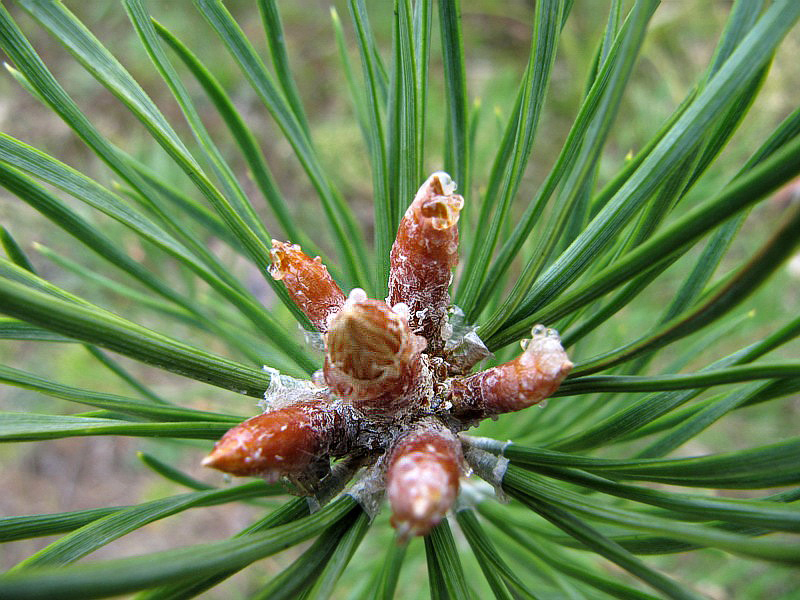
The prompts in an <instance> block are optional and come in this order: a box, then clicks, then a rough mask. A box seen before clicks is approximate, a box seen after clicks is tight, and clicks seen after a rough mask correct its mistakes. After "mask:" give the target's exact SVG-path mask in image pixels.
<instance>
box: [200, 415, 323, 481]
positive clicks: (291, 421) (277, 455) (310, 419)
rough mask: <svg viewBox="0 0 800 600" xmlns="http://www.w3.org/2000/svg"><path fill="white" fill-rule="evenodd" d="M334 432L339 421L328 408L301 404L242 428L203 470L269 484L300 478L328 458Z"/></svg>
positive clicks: (255, 419)
mask: <svg viewBox="0 0 800 600" xmlns="http://www.w3.org/2000/svg"><path fill="white" fill-rule="evenodd" d="M335 426H336V415H335V413H334V412H333V411H331V409H330V407H329V405H328V404H327V403H325V402H322V401H318V400H314V401H307V402H299V403H297V404H293V405H291V406H287V407H285V408H282V409H279V410H275V411H271V412H268V413H264V414H261V415H258V416H255V417H252V418H250V419H248V420H247V421H245V422H243V423H240V424H239V425H237V426H236V427H234V428H233V429H231V430H230V431H228V432H227V433H226V434H225V435H224V436H223V437H222V439H220V440H219V441H218V442H217V443H216V444H215V445H214V450H212V452H211V454H209V455H208V456H207V457H206V458H205V459H204V460H203V466H206V467H213V468H214V469H218V470H220V471H224V472H225V473H230V474H232V475H240V476H244V475H261V476H263V477H264V478H265V479H267V480H268V481H277V480H278V479H279V478H280V477H281V476H282V475H297V474H302V473H303V471H305V470H306V469H308V468H309V466H310V465H312V464H314V463H315V462H317V461H318V460H319V459H320V458H323V457H324V458H327V454H328V452H329V449H330V447H331V445H332V444H333V436H334V428H335Z"/></svg>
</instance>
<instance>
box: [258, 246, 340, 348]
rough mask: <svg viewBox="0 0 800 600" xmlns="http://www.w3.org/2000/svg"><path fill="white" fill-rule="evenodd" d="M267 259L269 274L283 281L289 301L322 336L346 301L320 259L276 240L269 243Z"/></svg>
mask: <svg viewBox="0 0 800 600" xmlns="http://www.w3.org/2000/svg"><path fill="white" fill-rule="evenodd" d="M270 258H271V259H272V268H271V269H270V274H271V275H272V276H273V277H274V278H275V279H278V280H281V281H283V283H284V285H285V286H286V290H287V291H288V292H289V296H290V297H291V298H292V301H293V302H294V303H295V304H296V305H297V307H298V308H299V309H300V310H302V311H303V312H304V313H305V315H306V316H307V317H308V318H309V320H310V321H311V322H312V323H313V324H314V326H315V327H316V328H317V329H319V330H320V331H322V332H323V333H324V332H325V331H326V327H327V323H328V320H329V319H330V317H331V316H333V315H334V314H336V313H337V312H339V309H341V307H342V305H343V304H344V300H345V298H344V294H343V293H342V290H341V289H339V286H338V285H336V282H335V281H334V280H333V278H332V277H331V275H330V273H328V268H327V267H326V266H325V265H323V264H322V259H320V257H319V256H317V257H315V258H311V257H310V256H308V255H307V254H305V253H304V252H303V251H302V250H301V249H300V246H298V245H297V244H289V243H287V242H279V241H277V240H272V250H271V251H270Z"/></svg>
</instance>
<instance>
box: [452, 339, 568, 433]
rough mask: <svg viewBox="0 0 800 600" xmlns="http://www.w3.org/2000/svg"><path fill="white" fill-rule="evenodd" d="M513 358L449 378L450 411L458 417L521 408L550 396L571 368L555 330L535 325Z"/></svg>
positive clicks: (471, 416) (482, 416)
mask: <svg viewBox="0 0 800 600" xmlns="http://www.w3.org/2000/svg"><path fill="white" fill-rule="evenodd" d="M531 335H532V337H531V339H530V340H529V341H527V343H525V344H524V345H525V351H524V352H523V353H522V354H521V355H520V356H518V357H517V358H516V359H514V360H512V361H510V362H507V363H504V364H502V365H499V366H497V367H493V368H491V369H487V370H485V371H481V372H479V373H475V374H474V375H470V376H468V377H457V378H454V379H453V381H452V387H451V391H452V398H451V402H452V404H453V414H454V415H455V416H457V417H459V418H461V419H466V420H469V419H482V418H485V417H488V416H493V415H498V414H502V413H507V412H514V411H517V410H522V409H523V408H527V407H529V406H531V405H533V404H536V403H538V402H541V401H542V400H544V399H545V398H547V397H549V396H551V395H552V394H553V393H554V392H555V391H556V390H557V389H558V386H559V385H561V382H562V381H563V380H564V378H565V377H566V376H567V375H569V372H570V371H571V370H572V362H571V361H570V360H569V358H568V357H567V353H566V352H564V348H563V346H562V345H561V340H560V339H559V337H558V333H557V332H556V331H555V330H553V329H546V328H545V327H544V326H543V325H536V326H535V327H534V328H533V329H532V330H531Z"/></svg>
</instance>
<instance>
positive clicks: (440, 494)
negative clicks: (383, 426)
mask: <svg viewBox="0 0 800 600" xmlns="http://www.w3.org/2000/svg"><path fill="white" fill-rule="evenodd" d="M462 463H463V456H462V453H461V443H460V442H459V440H458V438H456V436H455V435H453V433H452V432H450V431H449V430H447V429H444V428H442V427H437V426H436V425H435V424H426V425H421V426H419V427H417V428H416V429H415V430H413V431H412V432H411V433H409V434H407V435H405V436H403V437H402V438H400V439H399V440H398V441H397V443H396V444H395V447H394V450H393V451H392V455H391V457H390V459H389V467H388V470H387V472H386V493H387V496H388V498H389V504H390V505H391V507H392V519H391V522H392V526H393V527H394V528H395V529H397V533H398V536H399V538H400V540H401V541H404V540H407V539H408V538H409V537H410V536H414V535H427V534H428V532H429V531H430V530H431V529H432V528H433V527H434V526H435V525H436V524H437V523H439V521H441V520H442V519H443V518H444V516H445V515H446V514H447V511H448V510H450V507H451V506H452V505H453V502H455V499H456V496H458V486H459V483H458V478H459V475H460V474H461V465H462Z"/></svg>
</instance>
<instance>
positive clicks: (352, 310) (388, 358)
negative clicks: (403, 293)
mask: <svg viewBox="0 0 800 600" xmlns="http://www.w3.org/2000/svg"><path fill="white" fill-rule="evenodd" d="M406 314H407V313H405V312H404V311H403V310H402V309H401V310H398V311H397V312H395V311H394V310H392V309H391V308H389V306H388V305H387V304H386V303H385V302H383V301H381V300H373V299H370V298H367V295H366V293H365V292H364V291H363V290H361V289H358V288H357V289H355V290H353V291H352V292H351V293H350V296H349V297H348V299H347V302H346V303H345V304H344V306H343V307H342V310H341V311H340V312H339V313H338V314H336V316H335V317H333V318H332V319H331V321H330V323H329V330H328V333H327V334H326V336H325V346H326V350H327V356H326V359H325V367H324V373H325V381H326V383H327V384H328V386H329V387H330V389H331V391H332V392H333V393H334V394H336V395H337V396H339V397H340V398H342V399H345V400H348V401H350V402H352V404H353V406H355V407H356V408H358V409H360V410H362V411H363V412H365V413H371V414H376V415H377V414H383V415H386V416H391V415H392V414H393V413H394V412H396V411H397V410H399V409H401V408H402V404H403V401H404V396H405V394H406V393H407V392H408V391H409V390H410V389H411V387H412V386H413V384H414V381H415V378H416V374H417V372H418V371H419V368H420V367H419V357H420V353H421V352H422V350H423V349H424V348H425V339H424V338H422V337H420V336H418V335H414V334H413V333H411V330H410V329H409V326H408V320H407V317H406Z"/></svg>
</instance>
